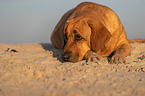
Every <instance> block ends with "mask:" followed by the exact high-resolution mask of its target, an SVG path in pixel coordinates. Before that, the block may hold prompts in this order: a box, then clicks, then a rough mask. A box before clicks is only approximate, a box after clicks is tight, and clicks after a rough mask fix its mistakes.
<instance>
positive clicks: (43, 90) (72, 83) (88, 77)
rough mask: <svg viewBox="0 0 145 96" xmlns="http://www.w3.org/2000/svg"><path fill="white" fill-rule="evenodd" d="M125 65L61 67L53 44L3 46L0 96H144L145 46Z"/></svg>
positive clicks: (0, 50) (135, 48)
mask: <svg viewBox="0 0 145 96" xmlns="http://www.w3.org/2000/svg"><path fill="white" fill-rule="evenodd" d="M131 49H132V52H131V56H128V57H127V58H126V64H109V63H107V61H106V58H104V60H105V61H104V62H103V64H97V63H93V62H89V63H87V62H86V61H85V60H83V61H80V62H77V63H70V62H66V63H62V62H61V60H60V54H61V52H62V50H58V49H55V48H54V47H53V46H52V44H44V43H35V44H18V45H15V44H0V96H145V43H132V44H131Z"/></svg>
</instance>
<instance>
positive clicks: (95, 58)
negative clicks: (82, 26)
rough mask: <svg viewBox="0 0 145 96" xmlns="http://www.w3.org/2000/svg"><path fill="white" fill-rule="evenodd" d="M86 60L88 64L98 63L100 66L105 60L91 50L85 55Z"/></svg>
mask: <svg viewBox="0 0 145 96" xmlns="http://www.w3.org/2000/svg"><path fill="white" fill-rule="evenodd" d="M85 59H86V60H87V62H96V63H98V64H102V62H101V61H102V60H103V58H102V57H101V56H100V55H97V54H96V53H95V52H93V51H91V50H89V51H87V53H86V54H85Z"/></svg>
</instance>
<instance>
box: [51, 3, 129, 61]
mask: <svg viewBox="0 0 145 96" xmlns="http://www.w3.org/2000/svg"><path fill="white" fill-rule="evenodd" d="M51 41H52V43H53V45H54V46H55V47H56V48H63V49H64V50H63V53H62V59H63V60H64V61H71V62H77V61H80V60H82V59H86V60H87V61H93V62H98V61H99V60H101V57H106V56H109V57H111V58H110V62H115V63H123V62H125V57H126V56H128V55H129V54H130V45H129V43H128V40H127V37H126V33H125V30H124V27H123V25H122V23H121V22H120V20H119V18H118V16H117V15H116V14H115V12H113V11H112V10H111V9H110V8H108V7H106V6H103V5H100V4H96V3H92V2H83V3H80V4H79V5H78V6H76V7H75V8H73V9H71V10H69V11H68V12H67V13H65V14H64V16H63V17H62V18H61V20H60V21H59V22H58V24H57V26H56V27H55V29H54V31H53V33H52V35H51Z"/></svg>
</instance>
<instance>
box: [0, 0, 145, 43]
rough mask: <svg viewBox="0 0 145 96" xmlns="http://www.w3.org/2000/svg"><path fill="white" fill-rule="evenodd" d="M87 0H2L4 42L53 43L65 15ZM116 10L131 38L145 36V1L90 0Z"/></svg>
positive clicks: (0, 22) (1, 40) (0, 25)
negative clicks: (56, 26)
mask: <svg viewBox="0 0 145 96" xmlns="http://www.w3.org/2000/svg"><path fill="white" fill-rule="evenodd" d="M83 1H86V0H0V43H5V44H20V43H38V42H42V43H51V41H50V36H51V33H52V31H53V29H54V28H55V25H56V24H57V22H58V21H59V20H60V18H61V17H62V15H63V14H64V13H65V12H67V11H68V10H70V9H71V8H74V7H75V6H77V5H78V4H79V3H81V2H83ZM87 1H91V2H95V3H99V4H102V5H106V6H108V7H110V8H111V9H113V10H114V11H115V12H116V13H117V15H118V16H119V18H120V20H121V22H122V23H123V25H124V27H125V30H126V33H127V37H128V39H135V38H144V39H145V11H144V10H145V0H87Z"/></svg>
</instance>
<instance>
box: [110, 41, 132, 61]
mask: <svg viewBox="0 0 145 96" xmlns="http://www.w3.org/2000/svg"><path fill="white" fill-rule="evenodd" d="M130 52H131V48H130V45H129V44H128V43H127V44H123V45H122V46H120V47H119V48H118V49H117V50H116V51H114V52H113V53H112V54H111V55H112V57H111V58H110V59H111V60H110V63H125V57H126V56H128V55H130Z"/></svg>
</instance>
